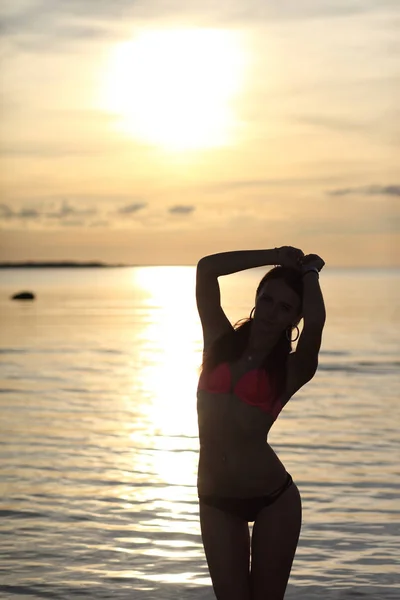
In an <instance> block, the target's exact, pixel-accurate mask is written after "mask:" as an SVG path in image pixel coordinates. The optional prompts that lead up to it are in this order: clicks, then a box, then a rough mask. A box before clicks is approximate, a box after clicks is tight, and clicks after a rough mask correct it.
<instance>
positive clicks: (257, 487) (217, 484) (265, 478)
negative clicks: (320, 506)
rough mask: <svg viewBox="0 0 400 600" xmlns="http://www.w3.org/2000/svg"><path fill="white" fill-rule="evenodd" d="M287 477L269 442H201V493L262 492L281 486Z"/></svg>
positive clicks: (245, 493) (199, 483) (255, 493)
mask: <svg viewBox="0 0 400 600" xmlns="http://www.w3.org/2000/svg"><path fill="white" fill-rule="evenodd" d="M285 476H286V469H285V467H284V465H283V463H282V462H281V461H280V460H279V458H278V456H277V455H276V453H275V452H274V450H273V449H272V448H271V446H269V444H268V443H267V442H264V444H263V445H262V446H258V445H257V446H249V447H243V446H240V447H236V448H235V447H230V446H224V445H220V446H217V445H214V446H209V445H205V446H204V445H203V446H202V445H200V455H199V470H198V489H199V493H202V494H213V493H217V494H218V493H219V494H221V495H235V493H236V494H238V495H258V494H260V495H261V494H264V493H267V492H268V490H271V489H274V487H275V488H276V487H278V485H279V484H280V482H281V481H284V479H285Z"/></svg>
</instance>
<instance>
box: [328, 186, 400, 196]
mask: <svg viewBox="0 0 400 600" xmlns="http://www.w3.org/2000/svg"><path fill="white" fill-rule="evenodd" d="M327 194H328V195H329V196H347V195H349V194H363V195H367V196H400V185H386V186H385V185H369V186H364V187H353V188H343V189H338V190H330V191H328V192H327Z"/></svg>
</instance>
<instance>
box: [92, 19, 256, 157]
mask: <svg viewBox="0 0 400 600" xmlns="http://www.w3.org/2000/svg"><path fill="white" fill-rule="evenodd" d="M245 63H246V54H245V51H244V44H243V41H242V39H241V37H240V35H239V34H238V32H233V31H225V30H218V29H201V28H199V29H178V30H173V29H170V30H168V29H166V30H149V31H143V32H141V33H139V34H138V35H136V36H134V38H133V39H132V40H129V41H125V42H122V43H120V44H118V45H117V46H116V47H115V48H114V50H113V52H112V53H111V56H110V61H109V64H108V67H107V74H106V77H105V81H104V90H103V91H102V102H103V104H104V106H103V108H104V109H105V110H107V111H108V112H111V113H115V114H116V115H117V117H118V121H119V125H118V128H119V129H120V130H122V132H124V133H125V134H128V135H130V136H133V137H135V138H138V139H139V140H141V141H144V142H146V143H151V144H155V145H157V146H162V147H164V148H165V149H167V150H188V149H198V148H207V147H216V146H221V145H226V144H229V143H230V142H231V141H232V139H234V137H235V130H236V129H237V128H238V126H239V125H238V120H237V117H236V115H235V105H234V102H233V101H234V99H235V96H236V95H237V94H238V92H239V91H240V90H241V88H242V87H243V75H244V72H245Z"/></svg>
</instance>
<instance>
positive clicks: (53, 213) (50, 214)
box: [0, 200, 98, 225]
mask: <svg viewBox="0 0 400 600" xmlns="http://www.w3.org/2000/svg"><path fill="white" fill-rule="evenodd" d="M97 212H98V211H97V209H95V208H83V209H82V208H76V207H75V206H73V205H71V203H70V202H69V201H68V200H62V201H61V204H60V205H59V207H58V208H56V209H54V210H48V209H46V208H43V207H34V208H32V207H30V206H25V207H21V208H19V209H18V210H14V209H12V208H11V207H10V206H9V205H8V204H0V220H2V221H20V222H21V221H22V222H27V221H30V222H36V223H38V224H43V222H45V221H46V220H53V221H54V220H58V221H59V223H60V224H62V225H71V223H72V222H78V221H79V223H80V224H82V225H83V224H85V218H86V217H92V216H94V215H96V214H97Z"/></svg>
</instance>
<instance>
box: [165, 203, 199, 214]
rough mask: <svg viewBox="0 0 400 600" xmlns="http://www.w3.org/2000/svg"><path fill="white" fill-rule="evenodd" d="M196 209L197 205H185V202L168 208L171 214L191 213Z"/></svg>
mask: <svg viewBox="0 0 400 600" xmlns="http://www.w3.org/2000/svg"><path fill="white" fill-rule="evenodd" d="M195 210H196V207H195V206H187V205H186V206H185V205H183V204H177V205H176V206H171V207H170V208H169V209H168V212H169V213H170V214H171V215H189V214H190V213H192V212H193V211H195Z"/></svg>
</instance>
